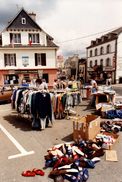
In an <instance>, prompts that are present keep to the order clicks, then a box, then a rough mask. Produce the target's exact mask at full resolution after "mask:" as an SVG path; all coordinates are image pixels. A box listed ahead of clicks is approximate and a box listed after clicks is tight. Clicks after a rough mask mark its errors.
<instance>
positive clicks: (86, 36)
mask: <svg viewBox="0 0 122 182" xmlns="http://www.w3.org/2000/svg"><path fill="white" fill-rule="evenodd" d="M117 28H118V27H117ZM117 28H112V29H109V30H106V31H102V32H97V33H94V34H89V35H85V36H82V37H77V38H74V39H69V40H65V41H62V42H57V43H58V44H60V43H66V42H71V41H74V40H79V39H84V38H88V37H92V36H94V35H98V34H101V33H105V32H108V31H111V30H114V29H117Z"/></svg>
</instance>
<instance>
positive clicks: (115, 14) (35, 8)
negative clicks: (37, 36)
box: [0, 0, 122, 57]
mask: <svg viewBox="0 0 122 182" xmlns="http://www.w3.org/2000/svg"><path fill="white" fill-rule="evenodd" d="M22 7H23V8H24V9H25V10H26V11H27V12H34V13H36V21H37V24H38V25H39V26H40V27H41V28H42V29H43V30H44V31H45V32H47V33H48V34H49V35H51V36H52V37H53V38H54V42H55V43H56V44H57V45H58V46H59V50H58V55H60V54H62V55H63V56H64V57H68V56H73V54H78V55H79V56H80V57H85V56H86V47H87V46H89V45H90V43H91V40H95V39H96V38H99V37H101V36H102V35H103V34H106V33H107V32H110V31H112V30H114V29H116V28H118V27H121V26H122V0H11V1H8V0H0V30H2V29H3V28H4V27H6V26H7V23H8V21H9V20H11V19H12V18H13V17H15V16H16V14H17V12H18V11H19V10H20V9H21V8H22ZM93 34H95V35H94V36H93ZM91 35H92V36H91Z"/></svg>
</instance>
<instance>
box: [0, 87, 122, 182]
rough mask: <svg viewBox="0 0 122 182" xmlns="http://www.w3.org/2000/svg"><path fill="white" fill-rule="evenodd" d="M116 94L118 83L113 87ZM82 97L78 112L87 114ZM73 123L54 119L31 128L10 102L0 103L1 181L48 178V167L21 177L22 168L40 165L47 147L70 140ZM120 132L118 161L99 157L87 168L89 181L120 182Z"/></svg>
mask: <svg viewBox="0 0 122 182" xmlns="http://www.w3.org/2000/svg"><path fill="white" fill-rule="evenodd" d="M114 88H115V90H116V91H117V94H118V95H122V94H121V87H119V86H118V87H116V86H115V87H114ZM87 105H88V102H87V101H86V100H85V101H83V102H82V104H81V106H79V107H78V108H76V109H78V112H79V113H80V114H81V115H86V114H90V113H91V112H92V110H87V109H86V108H87ZM72 132H73V124H72V121H71V120H66V119H64V120H56V121H54V123H53V126H51V125H49V127H48V128H46V129H45V130H43V131H33V130H32V129H31V123H30V120H29V119H24V118H22V117H20V116H18V114H17V113H16V112H15V111H14V110H12V109H11V104H3V105H0V138H1V141H0V163H1V164H0V171H1V172H0V182H15V181H16V182H51V181H53V180H52V179H50V178H48V174H49V171H50V170H51V169H50V168H49V169H46V170H44V172H45V175H44V176H35V177H30V178H27V177H23V176H21V173H22V171H24V170H32V169H33V168H39V169H43V167H44V162H45V161H44V155H46V154H47V153H46V151H47V149H48V148H49V147H52V146H53V145H55V144H60V143H62V142H69V141H72ZM121 140H122V133H120V137H119V140H118V141H117V142H116V144H115V146H114V149H115V150H116V151H117V156H118V162H107V161H106V160H105V156H103V157H102V158H101V162H99V163H98V164H97V165H96V167H95V169H90V170H89V180H88V182H122V172H121V169H122V160H121V159H122V152H121V151H122V142H121Z"/></svg>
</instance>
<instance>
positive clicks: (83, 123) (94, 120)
mask: <svg viewBox="0 0 122 182" xmlns="http://www.w3.org/2000/svg"><path fill="white" fill-rule="evenodd" d="M100 122H101V120H100V117H98V116H96V115H92V114H91V115H86V116H84V117H79V118H77V119H75V120H73V140H74V141H78V140H80V139H83V140H93V139H95V137H96V135H97V134H98V133H99V132H100V129H101V128H100Z"/></svg>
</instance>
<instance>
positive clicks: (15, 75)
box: [0, 9, 58, 86]
mask: <svg viewBox="0 0 122 182" xmlns="http://www.w3.org/2000/svg"><path fill="white" fill-rule="evenodd" d="M35 18H36V14H34V13H31V14H28V13H27V12H26V11H25V10H24V9H21V10H20V12H19V13H18V14H17V15H16V17H15V18H14V19H12V20H11V21H10V22H9V23H8V25H7V27H6V28H5V29H4V30H3V31H2V32H1V35H0V85H3V84H4V83H8V84H11V83H14V84H17V83H21V82H22V80H23V79H24V80H26V81H31V80H32V79H36V78H37V77H42V78H45V79H46V81H47V82H48V84H49V86H52V85H53V81H54V79H55V78H56V74H57V65H56V52H57V49H58V46H57V45H56V44H55V43H54V42H53V38H52V37H51V36H50V35H48V34H47V33H46V32H45V31H44V30H42V29H41V28H40V26H39V25H38V24H37V23H36V19H35Z"/></svg>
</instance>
